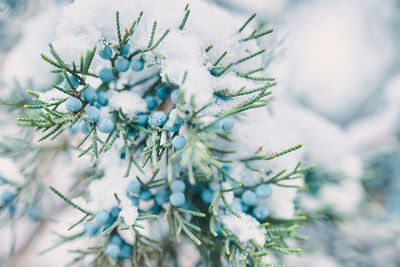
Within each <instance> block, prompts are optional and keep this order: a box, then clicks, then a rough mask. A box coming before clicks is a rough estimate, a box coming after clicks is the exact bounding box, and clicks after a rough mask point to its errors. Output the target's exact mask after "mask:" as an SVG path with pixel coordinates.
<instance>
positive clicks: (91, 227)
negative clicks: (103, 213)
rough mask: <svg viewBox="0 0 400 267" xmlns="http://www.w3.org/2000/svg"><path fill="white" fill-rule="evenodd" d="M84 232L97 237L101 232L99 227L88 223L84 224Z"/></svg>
mask: <svg viewBox="0 0 400 267" xmlns="http://www.w3.org/2000/svg"><path fill="white" fill-rule="evenodd" d="M83 230H84V231H85V233H86V234H87V235H88V236H95V235H96V234H97V232H98V231H99V226H98V225H97V224H95V223H94V222H86V223H84V224H83Z"/></svg>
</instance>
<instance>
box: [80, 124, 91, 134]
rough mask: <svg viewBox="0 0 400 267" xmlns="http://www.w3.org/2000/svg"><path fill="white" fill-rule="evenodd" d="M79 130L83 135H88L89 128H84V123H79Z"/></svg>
mask: <svg viewBox="0 0 400 267" xmlns="http://www.w3.org/2000/svg"><path fill="white" fill-rule="evenodd" d="M80 130H81V132H82V133H83V134H88V133H89V131H90V130H89V128H88V127H87V126H86V123H85V121H82V122H81V126H80Z"/></svg>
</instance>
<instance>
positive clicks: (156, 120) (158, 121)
mask: <svg viewBox="0 0 400 267" xmlns="http://www.w3.org/2000/svg"><path fill="white" fill-rule="evenodd" d="M166 121H167V116H166V115H165V113H164V112H162V111H155V112H153V113H152V114H151V115H150V117H149V124H150V125H154V126H157V127H161V126H163V125H164V123H165V122H166Z"/></svg>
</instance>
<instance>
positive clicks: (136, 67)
mask: <svg viewBox="0 0 400 267" xmlns="http://www.w3.org/2000/svg"><path fill="white" fill-rule="evenodd" d="M143 68H144V62H143V60H141V59H132V61H131V69H132V70H133V71H141V70H143Z"/></svg>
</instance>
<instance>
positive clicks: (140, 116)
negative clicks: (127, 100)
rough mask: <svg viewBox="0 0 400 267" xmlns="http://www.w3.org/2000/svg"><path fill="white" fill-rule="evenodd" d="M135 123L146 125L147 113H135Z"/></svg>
mask: <svg viewBox="0 0 400 267" xmlns="http://www.w3.org/2000/svg"><path fill="white" fill-rule="evenodd" d="M136 119H137V125H139V126H146V124H147V120H148V119H149V115H147V114H144V113H139V114H137V115H136Z"/></svg>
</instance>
